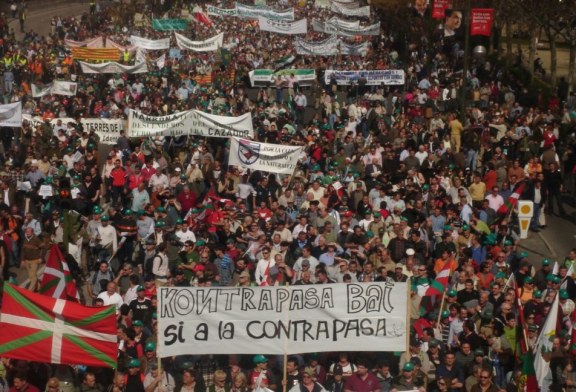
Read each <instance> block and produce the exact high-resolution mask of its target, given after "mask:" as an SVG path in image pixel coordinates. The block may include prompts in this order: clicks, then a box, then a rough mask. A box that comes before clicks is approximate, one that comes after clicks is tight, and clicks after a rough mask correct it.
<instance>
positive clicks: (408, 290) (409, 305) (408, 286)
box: [406, 278, 412, 361]
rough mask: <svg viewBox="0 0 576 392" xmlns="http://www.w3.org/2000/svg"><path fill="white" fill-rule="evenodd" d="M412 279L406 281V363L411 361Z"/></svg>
mask: <svg viewBox="0 0 576 392" xmlns="http://www.w3.org/2000/svg"><path fill="white" fill-rule="evenodd" d="M410 283H411V282H410V278H408V280H407V281H406V301H407V303H406V361H409V360H410V312H411V310H412V298H411V297H410V295H411V294H412V290H411V284H410Z"/></svg>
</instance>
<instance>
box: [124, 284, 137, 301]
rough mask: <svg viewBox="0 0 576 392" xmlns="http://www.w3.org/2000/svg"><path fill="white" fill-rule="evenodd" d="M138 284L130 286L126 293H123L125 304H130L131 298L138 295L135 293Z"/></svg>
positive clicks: (133, 298)
mask: <svg viewBox="0 0 576 392" xmlns="http://www.w3.org/2000/svg"><path fill="white" fill-rule="evenodd" d="M137 289H138V286H134V287H130V288H129V289H128V290H127V291H126V294H124V303H125V304H126V305H130V302H132V301H133V300H135V299H136V298H137V297H138V294H137V291H136V290H137Z"/></svg>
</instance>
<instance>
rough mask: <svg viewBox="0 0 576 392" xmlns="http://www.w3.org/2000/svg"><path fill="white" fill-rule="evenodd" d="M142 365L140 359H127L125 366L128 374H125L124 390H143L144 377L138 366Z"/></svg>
mask: <svg viewBox="0 0 576 392" xmlns="http://www.w3.org/2000/svg"><path fill="white" fill-rule="evenodd" d="M141 366H142V364H141V362H140V360H138V359H136V358H132V359H130V360H129V361H128V364H127V365H126V367H127V368H128V374H127V375H126V377H125V378H126V388H125V389H124V392H145V389H144V383H143V379H144V377H143V376H142V374H141V373H140V367H141Z"/></svg>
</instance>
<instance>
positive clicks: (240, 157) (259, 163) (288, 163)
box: [228, 137, 302, 174]
mask: <svg viewBox="0 0 576 392" xmlns="http://www.w3.org/2000/svg"><path fill="white" fill-rule="evenodd" d="M301 152H302V147H300V146H284V145H282V144H269V143H258V142H253V141H251V140H246V139H240V138H236V137H234V138H232V139H231V140H230V158H229V160H228V164H229V165H233V166H241V167H244V168H246V169H251V170H263V171H266V172H270V173H280V174H292V173H294V170H296V166H297V165H298V159H299V158H300V153H301Z"/></svg>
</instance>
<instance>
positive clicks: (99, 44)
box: [64, 36, 104, 48]
mask: <svg viewBox="0 0 576 392" xmlns="http://www.w3.org/2000/svg"><path fill="white" fill-rule="evenodd" d="M64 44H66V46H68V47H69V48H81V47H83V46H85V47H87V48H103V47H104V40H103V39H102V37H101V36H98V37H94V38H90V39H87V40H84V41H74V40H71V39H68V38H65V39H64Z"/></svg>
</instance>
